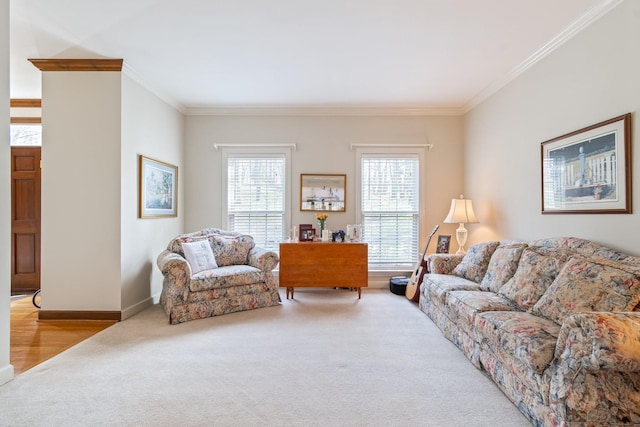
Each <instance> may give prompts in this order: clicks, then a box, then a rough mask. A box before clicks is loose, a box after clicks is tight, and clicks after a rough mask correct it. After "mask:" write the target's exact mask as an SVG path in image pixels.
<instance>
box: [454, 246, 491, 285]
mask: <svg viewBox="0 0 640 427" xmlns="http://www.w3.org/2000/svg"><path fill="white" fill-rule="evenodd" d="M499 244H500V242H484V243H478V244H476V245H473V246H471V247H470V248H469V250H468V251H467V253H466V254H465V255H464V258H462V261H461V262H460V264H458V265H457V266H456V268H454V269H453V274H455V275H456V276H459V277H463V278H465V279H467V280H471V281H473V282H476V283H480V282H482V278H483V277H484V275H485V273H486V272H487V268H488V267H489V260H490V259H491V255H493V252H494V251H495V250H496V248H497V247H498V245H499Z"/></svg>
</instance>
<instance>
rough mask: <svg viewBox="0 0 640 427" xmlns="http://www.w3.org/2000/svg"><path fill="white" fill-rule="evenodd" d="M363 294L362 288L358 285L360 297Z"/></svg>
mask: <svg viewBox="0 0 640 427" xmlns="http://www.w3.org/2000/svg"><path fill="white" fill-rule="evenodd" d="M361 296H362V288H361V287H359V286H358V299H360V297H361Z"/></svg>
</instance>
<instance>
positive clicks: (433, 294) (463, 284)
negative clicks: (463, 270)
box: [421, 274, 480, 305]
mask: <svg viewBox="0 0 640 427" xmlns="http://www.w3.org/2000/svg"><path fill="white" fill-rule="evenodd" d="M421 287H422V291H423V293H425V294H428V295H430V297H429V299H435V300H437V301H439V302H440V303H441V305H442V304H444V303H445V301H446V299H447V293H448V292H451V291H463V290H465V291H479V290H480V285H478V284H477V283H476V282H472V281H471V280H467V279H464V278H462V277H458V276H453V275H450V274H425V275H424V278H423V280H422V285H421Z"/></svg>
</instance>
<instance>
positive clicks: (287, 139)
mask: <svg viewBox="0 0 640 427" xmlns="http://www.w3.org/2000/svg"><path fill="white" fill-rule="evenodd" d="M186 129H187V134H186V141H187V143H186V151H185V160H186V162H185V169H186V170H185V173H184V176H185V180H186V182H187V186H186V189H185V193H186V205H185V212H186V218H185V229H186V231H195V230H198V229H200V228H203V227H222V224H223V222H222V217H221V206H222V201H221V199H220V197H221V194H222V188H221V179H222V176H221V170H222V167H221V166H222V165H221V153H220V151H216V150H215V149H214V144H276V143H295V144H297V150H296V151H293V152H292V160H291V163H292V171H291V172H292V179H291V183H292V189H291V193H292V194H291V199H292V212H291V218H292V224H293V225H298V224H300V223H315V222H316V221H315V217H314V214H313V213H311V212H301V211H300V174H301V173H339V174H342V173H344V174H347V195H346V196H347V209H346V212H345V213H332V214H330V216H329V219H328V225H329V227H330V228H332V229H338V228H344V227H345V226H346V224H351V223H354V222H355V221H356V218H357V212H358V211H357V209H356V206H355V183H356V179H355V170H356V157H355V151H353V150H351V148H350V146H351V144H426V143H431V144H433V145H434V148H433V149H432V150H431V151H429V152H427V153H426V155H425V158H426V177H425V178H424V182H423V183H422V189H423V194H422V203H423V204H424V208H425V211H426V217H425V218H422V219H421V221H422V224H421V233H420V234H421V236H420V242H421V246H422V245H423V244H424V243H425V242H426V237H427V236H426V235H428V233H429V231H431V229H432V228H433V226H434V225H435V224H437V223H439V224H441V223H442V220H443V219H444V217H445V216H446V214H447V212H448V209H449V205H450V203H451V198H454V197H457V196H458V195H459V194H460V192H461V191H462V182H463V179H462V166H461V165H462V163H461V159H462V137H463V134H462V117H457V116H449V117H419V116H380V117H372V116H188V117H187V127H186ZM454 230H455V227H454V226H453V225H450V224H443V225H442V230H441V234H455V233H454ZM434 240H435V239H434ZM432 244H433V248H435V241H434V242H432Z"/></svg>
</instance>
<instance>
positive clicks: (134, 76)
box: [122, 63, 187, 114]
mask: <svg viewBox="0 0 640 427" xmlns="http://www.w3.org/2000/svg"><path fill="white" fill-rule="evenodd" d="M122 71H123V73H124V74H125V75H126V76H127V77H130V78H131V80H133V81H135V82H136V83H138V84H139V85H140V86H142V87H143V88H145V89H146V90H148V91H149V92H151V93H152V94H153V95H155V96H157V97H158V98H160V99H161V100H162V101H164V102H166V103H167V104H169V105H170V106H171V107H173V108H175V109H176V110H178V111H179V112H180V113H182V114H187V109H186V108H185V107H184V105H182V104H181V103H180V102H178V101H176V100H175V99H173V98H171V97H168V96H166V95H165V94H163V93H162V92H160V91H159V90H156V88H154V87H153V86H152V85H151V84H150V83H149V82H148V81H146V80H145V79H144V78H143V77H142V76H141V75H140V74H139V73H138V72H136V70H134V69H133V68H132V67H131V66H130V65H129V64H127V63H125V64H124V66H123V67H122Z"/></svg>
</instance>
